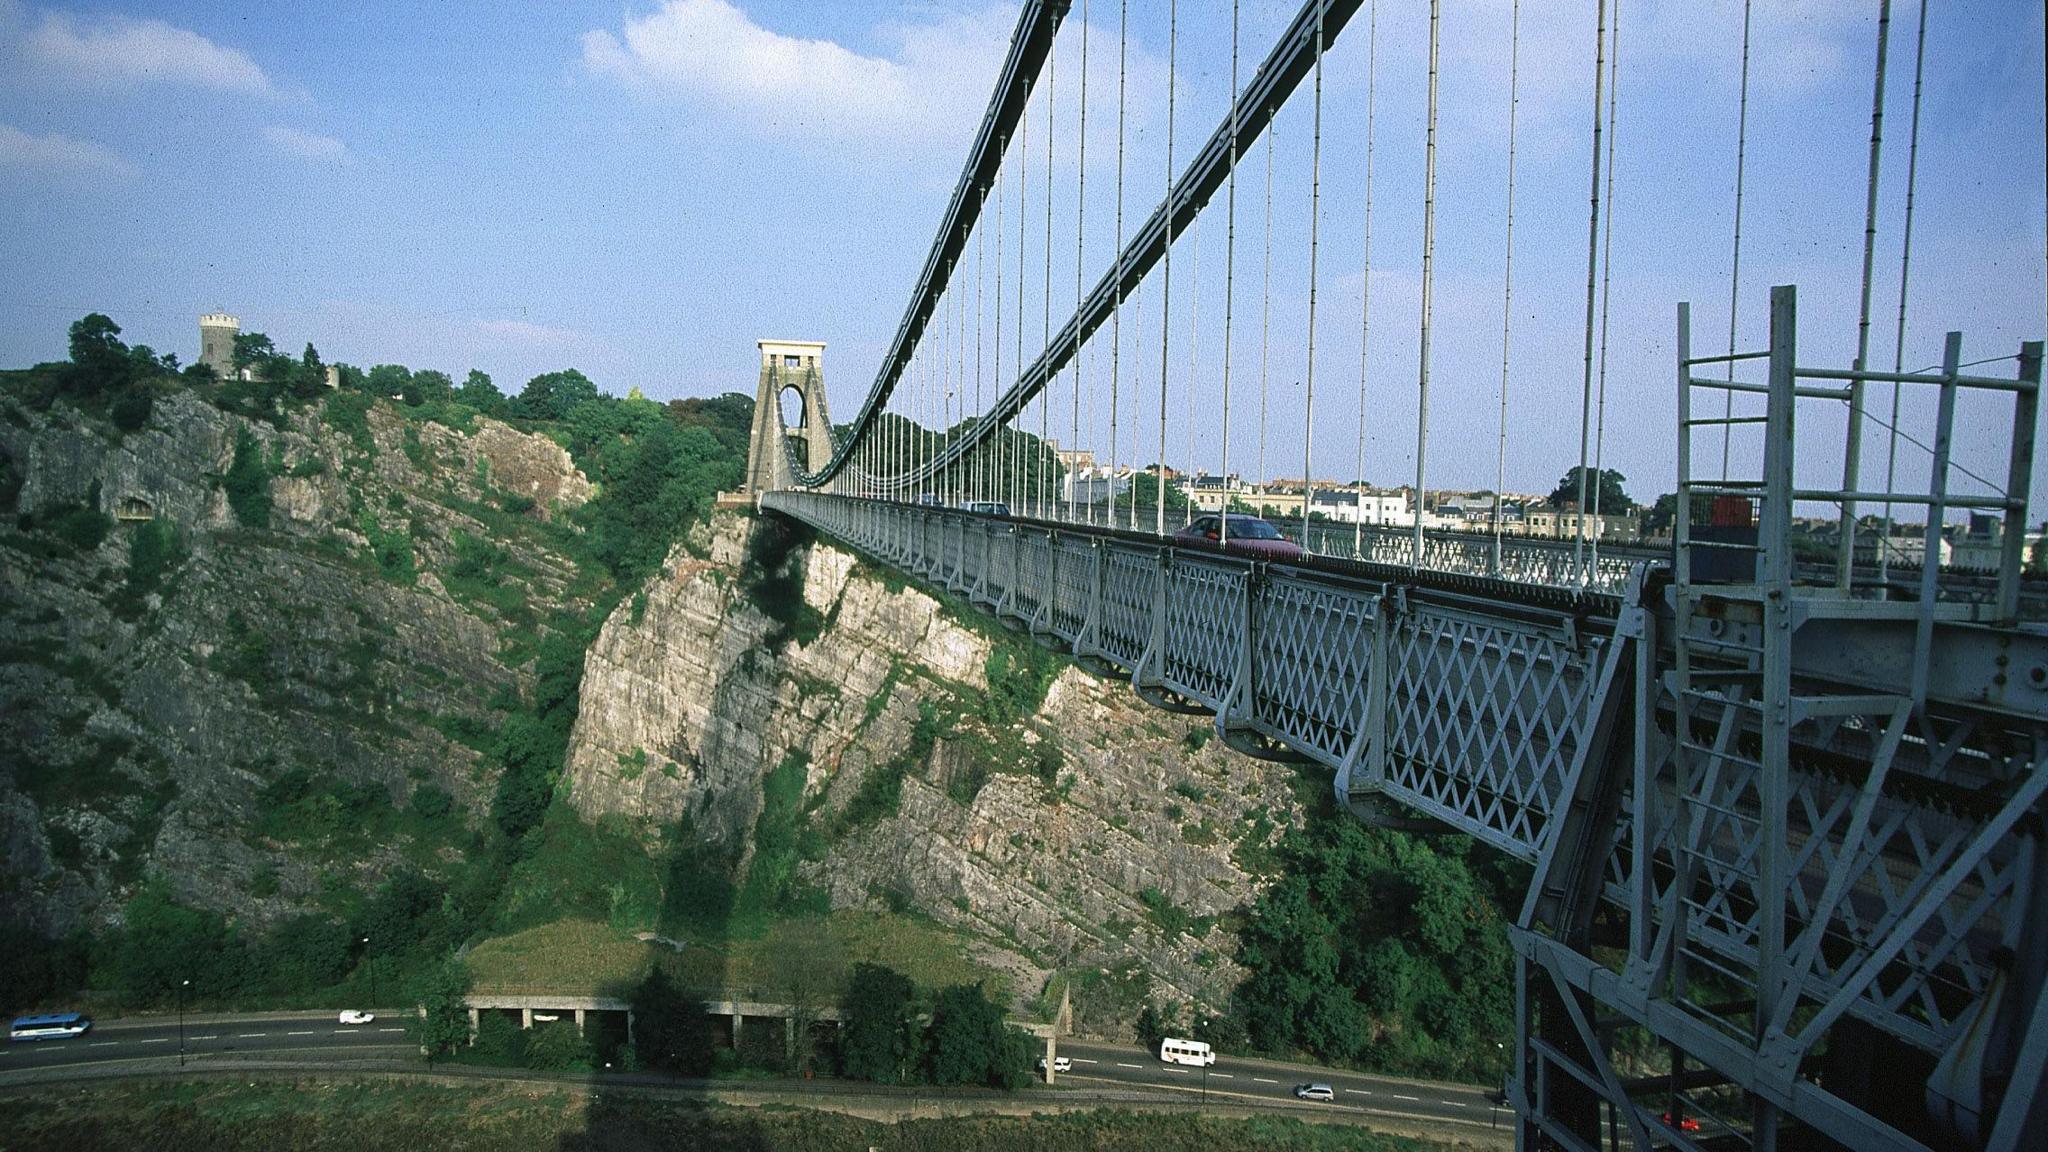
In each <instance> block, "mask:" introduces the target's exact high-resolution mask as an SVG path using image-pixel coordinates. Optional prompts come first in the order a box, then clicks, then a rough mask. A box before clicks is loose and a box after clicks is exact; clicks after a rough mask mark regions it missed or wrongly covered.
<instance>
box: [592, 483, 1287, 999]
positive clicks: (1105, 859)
mask: <svg viewBox="0 0 2048 1152" xmlns="http://www.w3.org/2000/svg"><path fill="white" fill-rule="evenodd" d="M795 531H797V530H795V529H791V528H787V527H781V526H778V525H777V524H776V523H775V522H773V521H770V520H760V521H757V520H755V519H754V518H753V517H750V516H745V515H734V514H729V513H722V514H719V515H718V516H717V517H715V518H714V521H713V523H712V524H711V526H710V527H709V528H708V529H707V530H706V531H704V532H703V533H702V534H701V535H700V537H699V538H698V539H697V540H696V541H695V550H696V553H697V554H699V555H702V556H704V557H706V558H704V559H698V558H696V557H695V556H694V555H693V554H692V552H691V551H690V550H687V549H684V548H678V549H677V550H676V551H675V552H674V553H673V554H672V555H671V557H670V559H669V563H668V564H667V566H666V568H665V569H664V571H663V572H662V573H661V574H660V575H659V576H657V577H656V578H655V579H653V580H652V581H650V582H649V584H648V585H647V587H646V588H645V589H644V590H643V592H642V594H641V596H639V597H637V598H635V600H634V601H633V602H632V603H630V604H623V605H621V607H620V608H619V609H618V610H617V611H616V612H614V613H613V614H612V616H611V618H610V619H609V620H608V621H607V622H606V623H605V625H604V627H603V629H602V631H601V632H600V633H599V635H598V638H597V640H596V642H595V643H594V644H593V645H592V647H591V648H590V650H589V653H588V656H587V658H586V662H585V668H584V678H583V689H582V691H583V697H582V706H581V710H580V712H579V718H578V721H577V725H576V728H575V731H574V734H573V736H572V738H571V747H570V754H569V764H568V772H567V787H568V796H569V798H570V800H571V802H572V803H573V804H574V805H575V807H576V808H577V810H578V811H579V812H581V813H582V814H583V815H584V816H585V817H586V818H593V819H594V818H597V817H601V816H605V815H616V816H622V817H625V818H627V819H628V820H630V821H632V822H634V823H635V824H636V825H637V826H638V827H639V828H640V829H641V830H642V832H643V834H644V835H646V836H648V837H649V838H650V840H653V839H658V838H660V837H662V836H664V835H677V834H681V835H687V836H692V837H701V838H705V839H708V840H711V841H714V842H717V843H720V844H723V845H725V846H727V847H728V848H730V849H731V851H732V854H733V855H734V856H735V857H737V858H738V861H739V863H738V869H739V871H740V872H741V873H742V874H744V873H745V872H746V871H747V869H748V867H749V865H750V863H751V861H750V859H749V855H750V853H751V852H752V851H753V849H754V844H753V842H752V833H753V829H754V828H755V827H756V825H757V823H758V822H759V821H760V820H761V818H762V813H763V811H764V805H766V804H768V803H769V801H768V799H767V792H766V789H765V788H764V781H765V778H766V777H767V776H768V775H769V773H770V772H771V770H773V769H775V768H777V767H778V766H781V765H801V766H802V770H803V776H802V803H801V814H800V817H799V819H800V821H801V825H802V826H801V829H800V833H799V840H800V843H801V844H802V846H803V847H802V851H801V852H800V853H799V858H798V860H797V862H796V864H795V866H794V875H793V877H792V882H793V883H794V884H797V885H801V886H803V887H805V888H806V889H807V890H808V891H809V893H810V894H811V896H812V897H813V898H815V899H817V900H819V901H821V902H829V904H830V906H831V907H832V908H835V909H840V908H885V907H886V908H894V909H898V910H910V911H914V912H916V913H919V914H922V915H924V916H927V917H930V918H931V919H933V920H936V921H938V922H939V923H941V924H943V925H946V926H947V927H949V928H952V929H954V930H956V931H958V932H959V933H960V934H962V935H963V936H964V937H965V938H966V939H967V940H968V941H969V942H970V946H971V947H972V949H973V951H974V954H975V955H976V956H977V957H978V958H980V959H983V960H984V961H985V962H988V963H991V964H994V965H996V966H998V967H1000V968H1002V969H1004V970H1007V971H1008V972H1010V973H1011V974H1012V976H1013V988H1014V989H1015V990H1017V991H1018V992H1020V993H1023V994H1030V993H1035V992H1036V991H1038V990H1039V989H1040V988H1042V987H1043V986H1044V985H1045V983H1046V981H1047V979H1048V977H1049V976H1051V975H1052V974H1054V973H1056V972H1058V973H1072V972H1077V971H1078V972H1094V973H1102V972H1104V971H1107V972H1111V973H1118V972H1122V973H1137V974H1140V975H1141V976H1149V977H1151V978H1153V979H1156V980H1157V981H1159V987H1158V989H1157V991H1159V992H1160V993H1162V994H1164V995H1166V996H1169V997H1172V996H1178V997H1180V998H1184V999H1189V1000H1200V1001H1203V1002H1207V1003H1210V1004H1221V1003H1224V1002H1225V1001H1226V1000H1227V997H1228V994H1229V991H1230V989H1231V988H1232V987H1234V986H1235V984H1236V982H1237V981H1238V979H1239V978H1240V977H1241V975H1242V973H1241V972H1240V970H1239V969H1238V968H1237V966H1236V964H1235V963H1234V962H1233V960H1232V958H1231V957H1232V939H1233V937H1232V934H1231V931H1230V928H1231V923H1232V921H1231V917H1232V913H1233V911H1234V910H1236V909H1237V908H1239V907H1240V906H1241V905H1243V904H1244V903H1245V902H1246V901H1248V900H1249V899H1250V898H1251V896H1252V895H1253V894H1254V892H1255V890H1256V888H1257V886H1258V884H1259V882H1260V875H1259V872H1260V870H1261V869H1262V868H1263V867H1266V866H1267V865H1266V861H1267V860H1269V857H1268V856H1266V851H1267V849H1268V848H1269V847H1270V845H1271V843H1272V842H1273V841H1274V840H1276V839H1277V836H1278V831H1279V829H1280V828H1282V827H1284V826H1286V825H1287V824H1289V823H1290V822H1291V821H1292V820H1294V819H1295V818H1296V817H1297V816H1298V814H1299V806H1298V801H1297V799H1296V794H1295V791H1294V788H1295V787H1296V786H1298V785H1299V783H1300V782H1299V780H1298V778H1297V776H1296V774H1295V772H1294V771H1293V769H1291V768H1288V767H1285V766H1281V765H1275V764H1270V763H1264V762H1261V761H1257V760H1253V759H1251V758H1249V757H1245V756H1242V755H1240V754H1238V753H1236V752H1234V751H1232V750H1230V749H1228V748H1226V747H1224V746H1223V745H1222V744H1221V743H1220V742H1217V741H1213V740H1210V739H1209V738H1208V737H1209V735H1210V731H1209V722H1208V721H1207V720H1206V718H1199V717H1197V718H1189V717H1179V716H1172V715H1169V714H1166V713H1162V712H1159V711H1156V710H1153V709H1151V708H1148V707H1146V706H1144V705H1143V704H1141V703H1140V702H1139V701H1138V699H1137V698H1136V697H1135V696H1134V695H1133V694H1132V693H1131V691H1130V689H1129V686H1128V685H1127V684H1125V683H1122V682H1120V681H1117V680H1112V679H1104V678H1100V677H1098V676H1096V675H1093V674H1091V673H1089V672H1086V671H1084V670H1082V669H1081V668H1079V667H1077V666H1074V665H1072V664H1070V663H1068V662H1066V661H1065V660H1064V659H1061V658H1057V657H1053V656H1051V655H1050V654H1036V653H1032V652H1030V651H1028V650H1026V646H1028V645H1030V644H1031V641H1029V640H1028V639H1026V638H1024V637H1022V636H1021V635H1017V634H1012V633H1007V632H1004V631H1002V630H1000V629H998V628H994V626H993V625H992V624H990V623H989V622H988V618H986V617H984V616H979V615H978V614H976V613H973V612H972V611H970V610H964V609H961V608H959V607H958V606H956V605H950V604H946V603H942V602H941V601H940V600H939V599H937V598H935V597H934V596H933V595H932V594H930V593H928V592H927V591H925V590H923V589H921V588H917V587H912V586H906V585H905V584H903V583H902V582H901V581H900V580H898V579H896V578H895V577H893V575H891V574H888V573H886V572H884V571H882V570H880V569H877V568H875V567H872V566H870V565H868V564H867V563H865V562H862V561H859V560H857V559H856V558H855V557H854V556H852V555H850V554H849V553H848V552H846V551H844V550H842V549H841V548H839V547H837V546H834V545H831V544H829V543H826V542H823V541H815V542H799V543H796V544H794V545H793V546H788V547H787V550H786V552H785V550H784V548H783V547H779V546H777V545H776V543H775V542H774V540H773V539H772V538H774V537H777V536H780V535H782V534H784V533H790V532H795ZM764 566H768V567H771V568H772V567H777V566H786V567H784V569H783V571H782V572H781V573H779V574H780V575H782V576H783V577H784V578H785V579H786V580H787V581H788V584H789V586H790V587H789V588H788V592H789V594H791V595H792V596H793V595H794V594H795V592H796V588H797V587H798V586H800V590H801V603H800V605H797V604H791V605H787V606H781V607H778V606H777V605H775V604H773V603H771V604H770V608H771V611H775V613H776V615H771V614H770V613H769V612H764V611H763V609H762V607H761V606H760V603H759V601H762V600H772V596H769V595H764V594H763V593H762V590H761V589H760V588H759V587H758V586H755V587H750V582H759V581H762V580H765V579H772V578H773V577H774V576H775V575H777V574H778V573H776V572H773V571H771V572H766V573H764V572H763V571H761V569H762V568H763V567H764ZM778 616H779V617H782V618H781V619H778V618H777V617H778ZM1034 677H1037V678H1039V680H1038V682H1037V683H1034V682H1033V678H1034ZM1040 684H1042V685H1043V691H1042V696H1041V694H1040V693H1039V692H1038V691H1036V689H1037V688H1038V687H1039V685H1040ZM992 700H996V701H1002V700H1014V701H1016V707H1014V708H1010V709H1005V708H1003V707H991V706H990V701H992ZM878 796H879V797H881V798H882V799H880V800H879V801H878V800H877V797H878ZM892 796H893V802H890V798H891V797H892ZM679 830H680V831H679Z"/></svg>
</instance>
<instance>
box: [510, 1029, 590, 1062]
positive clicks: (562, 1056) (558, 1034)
mask: <svg viewBox="0 0 2048 1152" xmlns="http://www.w3.org/2000/svg"><path fill="white" fill-rule="evenodd" d="M590 1062H591V1056H590V1045H589V1044H588V1043H587V1042H585V1040H584V1039H583V1034H582V1033H581V1032H578V1031H577V1030H576V1025H574V1024H572V1023H570V1022H569V1021H567V1020H558V1021H556V1022H555V1023H553V1024H543V1025H541V1026H540V1027H538V1028H535V1029H534V1030H533V1035H532V1036H529V1037H527V1040H526V1066H527V1067H528V1068H538V1069H540V1070H541V1071H543V1072H569V1071H574V1070H577V1069H586V1070H587V1069H588V1068H589V1067H590Z"/></svg>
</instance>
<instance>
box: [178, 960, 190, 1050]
mask: <svg viewBox="0 0 2048 1152" xmlns="http://www.w3.org/2000/svg"><path fill="white" fill-rule="evenodd" d="M191 986H192V981H190V980H180V981H178V1067H180V1068H183V1067H184V1066H185V989H187V988H190V987H191Z"/></svg>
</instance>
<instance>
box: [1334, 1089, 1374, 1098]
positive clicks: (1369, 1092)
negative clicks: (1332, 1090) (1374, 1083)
mask: <svg viewBox="0 0 2048 1152" xmlns="http://www.w3.org/2000/svg"><path fill="white" fill-rule="evenodd" d="M1337 1091H1339V1092H1352V1093H1355V1094H1357V1095H1360V1096H1370V1095H1372V1089H1370V1088H1339V1089H1337Z"/></svg>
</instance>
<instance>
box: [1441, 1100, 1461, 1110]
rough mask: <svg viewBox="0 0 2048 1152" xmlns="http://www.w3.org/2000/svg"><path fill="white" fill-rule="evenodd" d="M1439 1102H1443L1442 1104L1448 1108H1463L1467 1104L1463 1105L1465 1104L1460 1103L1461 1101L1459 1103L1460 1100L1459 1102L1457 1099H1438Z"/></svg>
mask: <svg viewBox="0 0 2048 1152" xmlns="http://www.w3.org/2000/svg"><path fill="white" fill-rule="evenodd" d="M1437 1103H1439V1104H1442V1105H1443V1106H1444V1107H1446V1108H1463V1107H1465V1105H1463V1104H1460V1103H1458V1102H1457V1101H1456V1100H1439V1101H1437Z"/></svg>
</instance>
